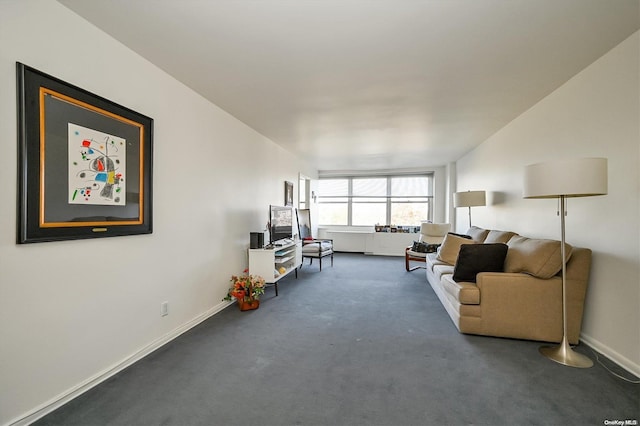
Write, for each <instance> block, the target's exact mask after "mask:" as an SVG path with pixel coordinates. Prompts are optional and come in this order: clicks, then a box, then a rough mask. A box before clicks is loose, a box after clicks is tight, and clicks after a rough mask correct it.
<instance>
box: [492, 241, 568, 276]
mask: <svg viewBox="0 0 640 426" xmlns="http://www.w3.org/2000/svg"><path fill="white" fill-rule="evenodd" d="M507 245H508V246H509V250H508V251H507V258H506V259H505V261H504V271H505V272H524V273H526V274H529V275H533V276H534V277H538V278H542V279H549V278H551V277H553V276H554V275H556V274H557V273H558V272H560V270H561V269H562V260H561V259H562V255H561V249H560V241H556V240H543V239H535V238H527V237H521V236H519V235H514V236H513V237H511V239H510V240H509V242H508V243H507ZM565 250H566V252H565V257H566V259H567V261H568V260H569V258H570V257H571V250H572V247H571V246H570V245H569V244H566V243H565Z"/></svg>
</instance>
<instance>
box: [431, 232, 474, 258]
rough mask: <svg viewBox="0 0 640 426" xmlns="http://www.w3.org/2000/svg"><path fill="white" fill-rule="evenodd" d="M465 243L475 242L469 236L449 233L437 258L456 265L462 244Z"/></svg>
mask: <svg viewBox="0 0 640 426" xmlns="http://www.w3.org/2000/svg"><path fill="white" fill-rule="evenodd" d="M463 244H475V242H474V241H473V240H470V239H468V238H462V237H458V236H457V235H453V234H447V235H446V236H445V237H444V241H443V242H442V245H441V246H440V250H439V251H438V256H437V258H438V259H439V260H441V261H443V262H446V263H448V264H449V265H455V264H456V260H457V259H458V252H459V251H460V246H462V245H463Z"/></svg>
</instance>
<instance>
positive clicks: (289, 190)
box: [284, 181, 293, 206]
mask: <svg viewBox="0 0 640 426" xmlns="http://www.w3.org/2000/svg"><path fill="white" fill-rule="evenodd" d="M284 205H285V206H293V182H289V181H285V182H284Z"/></svg>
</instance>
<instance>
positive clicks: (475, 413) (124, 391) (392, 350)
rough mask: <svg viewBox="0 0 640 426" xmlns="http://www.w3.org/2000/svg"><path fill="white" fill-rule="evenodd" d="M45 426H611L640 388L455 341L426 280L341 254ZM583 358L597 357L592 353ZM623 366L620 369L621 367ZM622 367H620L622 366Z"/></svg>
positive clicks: (377, 260) (485, 344) (512, 345)
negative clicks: (255, 307) (256, 306)
mask: <svg viewBox="0 0 640 426" xmlns="http://www.w3.org/2000/svg"><path fill="white" fill-rule="evenodd" d="M279 294H280V295H279V296H278V297H275V295H274V291H273V288H269V289H268V290H267V293H266V294H265V296H263V299H262V304H261V306H260V309H258V310H256V311H249V312H240V311H239V310H238V309H237V307H236V306H235V305H233V306H230V307H229V308H227V309H225V310H224V311H223V312H221V313H219V314H217V315H215V316H214V317H212V318H211V319H209V320H207V321H205V322H204V323H202V324H201V325H199V326H198V327H196V328H194V329H192V330H190V331H189V332H187V333H185V334H184V335H183V336H181V337H180V338H178V339H176V340H174V341H173V342H171V343H169V344H167V345H165V346H164V347H163V348H161V349H159V350H157V351H156V352H154V353H153V354H151V355H150V356H148V357H147V358H145V359H144V360H142V361H140V362H138V363H137V364H135V365H134V366H132V367H130V368H128V369H127V370H125V371H123V372H122V373H120V374H118V375H117V376H115V377H113V378H112V379H110V380H108V381H106V382H105V383H103V384H101V385H100V386H97V387H96V388H94V389H92V390H90V391H89V392H87V393H85V394H84V395H82V396H80V397H78V398H76V399H75V400H73V401H71V402H70V403H68V404H67V405H65V406H63V407H61V408H60V409H58V410H57V411H55V412H53V413H51V414H50V415H48V416H46V417H45V418H43V419H41V420H40V421H39V422H37V424H38V425H83V426H87V425H185V426H187V425H528V424H532V425H603V424H605V423H604V422H605V420H626V419H638V420H640V413H639V412H640V408H639V402H640V391H639V387H638V385H633V384H630V383H627V382H624V381H622V380H620V379H618V378H616V377H614V376H613V375H611V374H610V373H609V372H607V371H606V370H605V369H604V368H602V367H601V366H600V365H598V364H596V365H595V366H594V367H593V368H591V369H576V368H571V367H565V366H562V365H560V364H557V363H555V362H553V361H550V360H548V359H546V358H544V357H542V356H541V355H539V354H538V347H539V346H540V344H539V343H536V342H528V341H519V340H511V339H498V338H491V337H481V336H467V335H463V334H459V333H458V331H457V330H456V328H455V326H454V325H453V323H452V322H451V320H450V319H449V317H448V315H447V314H446V312H445V311H444V309H443V307H442V306H441V305H440V302H439V301H438V299H437V297H436V295H435V294H434V293H433V291H432V289H431V287H430V286H429V285H428V284H427V282H426V278H425V275H424V270H416V271H414V272H405V270H404V259H403V258H398V257H378V256H364V255H359V254H346V253H338V254H336V258H335V265H334V267H333V268H331V267H330V266H329V262H324V264H323V270H322V272H319V271H318V266H317V263H315V262H314V264H313V265H312V266H309V265H308V264H307V263H305V265H304V267H303V268H302V270H301V271H300V273H299V278H298V279H297V280H296V279H295V278H294V277H293V276H291V277H287V278H286V279H285V280H283V281H281V283H280V285H279ZM576 350H578V351H580V352H582V353H585V354H587V355H589V356H590V357H591V358H592V359H593V358H594V354H593V353H592V352H591V350H590V349H589V348H587V347H585V346H584V345H581V346H580V347H578V348H577V349H576ZM614 367H615V366H614ZM618 371H620V370H618Z"/></svg>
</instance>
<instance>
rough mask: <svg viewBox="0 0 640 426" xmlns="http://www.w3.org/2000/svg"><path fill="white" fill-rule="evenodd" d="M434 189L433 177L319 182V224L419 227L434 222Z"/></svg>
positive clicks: (324, 180)
mask: <svg viewBox="0 0 640 426" xmlns="http://www.w3.org/2000/svg"><path fill="white" fill-rule="evenodd" d="M432 188H433V175H432V174H424V175H417V176H362V177H361V176H357V177H356V176H352V177H344V178H326V179H320V180H319V182H318V222H319V224H320V225H354V226H373V225H375V224H381V225H399V226H416V225H419V224H420V222H421V221H423V220H431V219H432V215H433V213H432V209H431V203H432V199H433V189H432Z"/></svg>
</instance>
